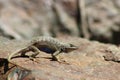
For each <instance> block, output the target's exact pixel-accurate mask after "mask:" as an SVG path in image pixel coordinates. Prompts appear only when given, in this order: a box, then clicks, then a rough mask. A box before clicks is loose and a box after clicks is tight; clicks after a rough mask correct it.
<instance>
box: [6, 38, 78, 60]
mask: <svg viewBox="0 0 120 80" xmlns="http://www.w3.org/2000/svg"><path fill="white" fill-rule="evenodd" d="M42 47H45V48H49V49H51V50H52V51H54V52H53V53H51V55H52V59H53V60H56V61H58V59H57V57H56V56H57V55H58V54H60V53H61V52H70V51H73V50H76V49H77V47H76V46H74V45H72V44H68V43H63V42H60V41H59V40H57V39H55V38H52V37H37V38H35V39H32V40H31V41H30V42H29V43H28V45H27V46H26V47H24V48H22V49H20V50H17V51H15V52H14V53H11V54H10V55H9V56H8V61H9V62H10V61H11V59H12V58H13V57H14V56H15V55H17V54H21V55H25V53H26V52H28V51H33V52H34V53H35V54H33V55H31V56H29V57H30V58H35V57H36V56H37V55H38V54H39V53H40V50H39V48H42Z"/></svg>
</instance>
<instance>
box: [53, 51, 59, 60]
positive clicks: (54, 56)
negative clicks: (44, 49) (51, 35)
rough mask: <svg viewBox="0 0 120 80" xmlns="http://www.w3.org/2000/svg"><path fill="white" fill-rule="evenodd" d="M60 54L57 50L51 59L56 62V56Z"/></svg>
mask: <svg viewBox="0 0 120 80" xmlns="http://www.w3.org/2000/svg"><path fill="white" fill-rule="evenodd" d="M60 53H61V50H57V51H55V52H54V53H53V54H52V59H53V60H55V61H58V58H57V55H59V54H60Z"/></svg>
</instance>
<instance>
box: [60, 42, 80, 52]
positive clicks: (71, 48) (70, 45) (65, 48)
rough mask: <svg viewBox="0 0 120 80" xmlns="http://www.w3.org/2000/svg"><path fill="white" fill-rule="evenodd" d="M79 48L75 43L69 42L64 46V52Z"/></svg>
mask: <svg viewBox="0 0 120 80" xmlns="http://www.w3.org/2000/svg"><path fill="white" fill-rule="evenodd" d="M76 49H78V47H77V46H75V45H73V44H67V45H66V46H65V47H63V48H62V51H64V52H71V51H73V50H76Z"/></svg>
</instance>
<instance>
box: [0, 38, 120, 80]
mask: <svg viewBox="0 0 120 80" xmlns="http://www.w3.org/2000/svg"><path fill="white" fill-rule="evenodd" d="M66 38H67V39H66ZM59 39H60V40H61V41H64V42H69V43H72V44H75V45H76V46H78V47H79V49H78V50H75V51H73V52H70V53H68V54H66V53H63V54H60V55H59V58H60V59H61V61H63V62H62V63H59V62H56V61H51V59H50V58H49V57H51V56H50V54H47V53H45V52H41V53H40V54H39V55H38V56H37V57H39V58H36V59H35V62H34V61H31V60H29V59H28V58H23V57H19V58H13V59H12V62H14V63H16V64H17V65H19V66H18V68H16V67H13V69H12V70H11V71H10V72H12V73H10V74H13V75H12V76H10V74H9V78H17V76H19V77H20V74H23V75H24V76H22V77H20V78H21V79H22V78H23V80H29V79H35V80H48V79H49V80H119V79H120V77H119V74H120V69H119V68H120V64H119V63H118V62H114V61H111V60H110V61H106V60H105V59H104V57H103V56H105V55H109V54H108V53H107V52H106V50H108V49H109V48H110V49H111V48H112V47H113V49H114V48H116V49H114V50H113V49H111V51H114V52H115V50H117V52H118V47H117V46H114V45H110V44H101V43H99V42H96V41H92V42H90V41H88V40H86V39H81V38H76V37H74V38H71V37H64V38H59ZM1 41H2V40H1ZM6 42H7V43H10V42H11V41H10V42H8V41H5V42H4V43H6ZM12 42H13V41H12ZM18 42H19V41H14V43H12V45H10V46H9V47H10V48H11V47H12V48H14V49H13V50H15V49H16V48H15V47H13V45H14V44H16V45H19V44H22V43H26V42H25V41H21V43H18ZM0 48H1V50H0V53H1V52H2V50H3V51H4V52H5V49H6V48H5V46H4V47H0ZM3 48H4V49H3ZM12 48H11V49H12ZM7 50H8V48H7ZM8 53H9V52H6V53H4V54H8ZM29 53H31V52H29ZM4 54H2V53H1V54H0V55H4ZM119 58H120V57H119ZM20 66H21V67H20ZM24 68H25V69H24ZM27 70H28V71H27ZM17 72H18V73H20V74H18V73H17ZM1 76H2V75H1ZM13 76H14V77H13ZM3 80H4V79H3Z"/></svg>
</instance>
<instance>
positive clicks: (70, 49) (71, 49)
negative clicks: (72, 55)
mask: <svg viewBox="0 0 120 80" xmlns="http://www.w3.org/2000/svg"><path fill="white" fill-rule="evenodd" d="M77 49H78V47H71V48H66V50H65V52H71V51H74V50H77Z"/></svg>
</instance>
